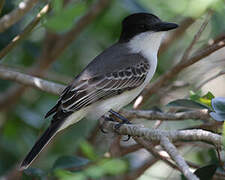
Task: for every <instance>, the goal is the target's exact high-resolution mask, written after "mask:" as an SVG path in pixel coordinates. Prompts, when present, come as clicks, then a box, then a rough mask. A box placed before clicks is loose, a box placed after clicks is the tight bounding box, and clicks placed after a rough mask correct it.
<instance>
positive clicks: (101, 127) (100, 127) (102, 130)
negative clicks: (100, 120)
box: [99, 124, 108, 134]
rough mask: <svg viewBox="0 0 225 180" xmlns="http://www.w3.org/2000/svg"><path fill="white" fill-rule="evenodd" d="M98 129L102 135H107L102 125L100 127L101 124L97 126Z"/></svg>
mask: <svg viewBox="0 0 225 180" xmlns="http://www.w3.org/2000/svg"><path fill="white" fill-rule="evenodd" d="M99 129H100V131H101V132H102V133H104V134H107V133H108V132H107V131H105V130H104V129H103V125H102V124H101V125H100V126H99Z"/></svg>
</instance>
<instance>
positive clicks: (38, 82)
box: [0, 66, 65, 94]
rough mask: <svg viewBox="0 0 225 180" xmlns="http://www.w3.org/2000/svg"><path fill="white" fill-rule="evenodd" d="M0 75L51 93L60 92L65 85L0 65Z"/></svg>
mask: <svg viewBox="0 0 225 180" xmlns="http://www.w3.org/2000/svg"><path fill="white" fill-rule="evenodd" d="M0 77H1V78H2V79H5V80H13V81H16V82H19V83H22V84H23V85H27V86H31V87H34V88H37V89H39V90H42V91H46V92H48V93H52V94H60V93H61V92H62V90H63V89H64V87H65V86H63V85H60V84H56V83H53V82H50V81H46V80H43V79H40V78H38V77H33V76H30V75H26V74H23V73H20V72H16V71H12V70H9V69H6V68H5V67H2V66H0Z"/></svg>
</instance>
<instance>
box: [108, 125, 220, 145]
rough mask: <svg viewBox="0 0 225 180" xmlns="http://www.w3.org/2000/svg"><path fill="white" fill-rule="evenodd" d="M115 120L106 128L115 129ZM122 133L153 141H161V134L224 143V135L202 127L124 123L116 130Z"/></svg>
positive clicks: (183, 138) (177, 139)
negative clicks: (148, 125) (161, 126)
mask: <svg viewBox="0 0 225 180" xmlns="http://www.w3.org/2000/svg"><path fill="white" fill-rule="evenodd" d="M115 124H116V123H115V122H105V123H104V128H105V129H106V130H109V131H114V130H115V129H114V126H115ZM116 132H118V133H119V134H121V135H130V136H137V137H144V138H146V139H148V140H151V141H160V140H161V136H165V137H168V138H169V139H170V140H172V141H181V140H185V141H204V142H208V143H210V144H214V145H217V146H221V145H222V136H220V135H218V134H215V133H212V132H209V131H205V130H201V129H192V130H180V131H177V130H174V131H166V130H159V129H149V128H144V127H141V126H140V125H125V124H124V125H123V126H121V127H120V128H119V129H117V130H116Z"/></svg>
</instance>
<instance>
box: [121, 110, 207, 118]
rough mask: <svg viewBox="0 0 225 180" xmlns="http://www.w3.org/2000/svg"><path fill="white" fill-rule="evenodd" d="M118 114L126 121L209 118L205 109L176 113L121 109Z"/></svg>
mask: <svg viewBox="0 0 225 180" xmlns="http://www.w3.org/2000/svg"><path fill="white" fill-rule="evenodd" d="M120 112H121V113H122V114H123V115H124V116H125V117H126V118H128V119H135V118H144V119H147V120H166V121H167V120H172V121H179V120H185V119H196V120H206V119H209V118H210V116H209V113H208V110H207V109H202V110H193V111H186V112H178V113H169V112H158V111H152V110H126V109H122V110H121V111H120Z"/></svg>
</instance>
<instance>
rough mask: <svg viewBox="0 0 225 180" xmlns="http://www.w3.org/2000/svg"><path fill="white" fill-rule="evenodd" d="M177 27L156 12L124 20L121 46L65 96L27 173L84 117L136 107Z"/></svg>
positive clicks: (99, 59)
mask: <svg viewBox="0 0 225 180" xmlns="http://www.w3.org/2000/svg"><path fill="white" fill-rule="evenodd" d="M177 27H178V25H177V24H176V23H169V22H164V21H162V20H161V19H160V18H159V17H157V16H156V15H154V14H151V13H145V12H140V13H134V14H131V15H129V16H127V17H125V18H124V19H123V21H122V28H121V34H120V37H119V39H118V41H117V42H116V43H115V44H113V45H111V46H110V47H109V48H106V49H105V50H104V51H103V52H102V53H101V54H99V55H98V56H96V57H95V58H94V59H93V60H92V61H91V62H90V63H89V64H88V65H87V66H86V67H85V68H84V69H83V70H82V71H81V73H80V74H78V75H77V76H76V77H75V78H74V80H73V81H72V82H71V83H69V84H68V86H67V87H66V88H65V89H64V90H63V92H62V93H61V95H60V97H59V100H58V101H57V103H56V105H55V106H54V107H53V108H52V109H50V111H48V112H47V114H46V115H45V118H47V117H49V116H52V120H51V123H50V125H49V127H48V128H47V129H46V130H45V132H44V133H43V135H42V136H40V138H39V139H38V140H37V142H36V143H35V144H34V146H33V147H32V149H31V150H30V152H29V153H28V154H27V156H26V157H25V159H24V160H23V161H22V163H21V165H20V170H24V169H27V168H28V167H29V166H30V164H31V163H32V162H33V160H34V159H35V158H36V157H37V156H38V154H39V153H40V152H41V151H42V150H43V148H44V147H45V146H46V145H47V144H48V143H49V142H50V140H51V139H52V138H53V137H54V136H55V135H56V134H57V133H58V132H59V131H61V130H63V129H65V128H67V127H68V126H70V125H72V124H75V123H77V122H78V121H80V120H81V119H83V118H85V117H86V118H90V119H99V118H101V117H102V116H104V115H105V114H107V113H108V112H109V111H110V112H118V111H119V110H120V109H121V108H122V107H124V106H126V105H128V104H129V103H131V102H132V101H133V100H134V99H135V98H136V97H137V96H138V95H139V94H140V93H141V91H142V90H143V89H144V87H145V86H146V85H147V84H148V83H149V82H150V80H151V79H152V77H153V75H154V73H155V71H156V67H157V53H158V50H159V47H160V43H161V41H162V38H163V36H164V34H165V32H166V31H169V30H172V29H175V28H177Z"/></svg>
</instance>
